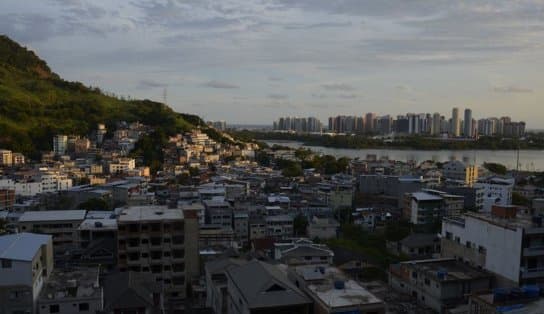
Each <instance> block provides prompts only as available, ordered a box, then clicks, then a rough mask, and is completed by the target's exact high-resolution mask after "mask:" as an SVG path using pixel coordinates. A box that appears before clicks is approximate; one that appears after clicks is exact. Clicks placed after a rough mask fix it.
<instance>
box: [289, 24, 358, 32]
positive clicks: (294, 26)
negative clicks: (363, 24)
mask: <svg viewBox="0 0 544 314" xmlns="http://www.w3.org/2000/svg"><path fill="white" fill-rule="evenodd" d="M352 25H353V23H351V22H323V23H315V24H290V25H286V26H284V28H285V29H292V30H297V29H314V28H323V27H329V28H330V27H349V26H352Z"/></svg>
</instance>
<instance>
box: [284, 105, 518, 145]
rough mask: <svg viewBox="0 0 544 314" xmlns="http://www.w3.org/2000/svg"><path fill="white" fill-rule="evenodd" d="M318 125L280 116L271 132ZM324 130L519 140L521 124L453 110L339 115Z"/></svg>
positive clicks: (314, 128)
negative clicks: (394, 115) (442, 112)
mask: <svg viewBox="0 0 544 314" xmlns="http://www.w3.org/2000/svg"><path fill="white" fill-rule="evenodd" d="M321 129H322V125H321V123H320V122H319V120H318V119H316V118H296V117H284V118H280V119H279V120H278V121H276V122H274V130H283V131H295V132H320V131H321ZM328 130H329V131H330V132H335V133H348V134H381V135H387V134H390V133H397V134H410V135H430V136H443V137H450V138H476V137H477V136H503V137H523V136H524V135H525V122H513V121H512V119H511V118H510V117H502V118H485V119H480V120H477V121H476V120H475V119H474V118H473V116H472V110H471V109H470V108H466V109H464V112H461V110H460V109H459V108H457V107H455V108H453V109H452V111H451V117H450V118H447V117H446V116H444V115H441V114H440V113H438V112H435V113H432V114H431V113H407V114H405V115H398V116H397V117H396V119H394V118H393V117H392V116H390V115H384V116H378V115H376V114H375V113H371V112H369V113H366V114H364V115H361V116H357V115H339V116H334V117H329V121H328Z"/></svg>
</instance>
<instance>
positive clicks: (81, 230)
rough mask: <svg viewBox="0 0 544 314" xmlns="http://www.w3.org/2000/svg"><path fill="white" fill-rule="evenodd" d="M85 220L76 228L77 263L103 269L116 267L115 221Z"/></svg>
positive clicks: (108, 215)
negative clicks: (98, 266)
mask: <svg viewBox="0 0 544 314" xmlns="http://www.w3.org/2000/svg"><path fill="white" fill-rule="evenodd" d="M104 213H105V215H107V218H102V217H101V218H87V219H85V220H84V221H83V222H82V223H81V224H80V225H79V227H78V228H77V243H78V245H77V249H78V250H77V251H75V250H74V254H75V253H76V252H77V253H78V254H79V259H80V261H79V263H80V264H85V265H95V266H97V265H100V266H101V267H103V268H104V269H110V270H111V269H114V268H115V267H117V219H115V218H109V217H110V216H111V214H109V213H108V212H104ZM90 215H91V213H89V215H87V216H90Z"/></svg>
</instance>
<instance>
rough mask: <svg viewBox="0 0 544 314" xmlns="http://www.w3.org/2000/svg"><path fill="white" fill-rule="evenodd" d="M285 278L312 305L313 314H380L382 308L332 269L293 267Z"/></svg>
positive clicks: (379, 303) (370, 294) (381, 304)
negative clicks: (307, 298) (304, 294)
mask: <svg viewBox="0 0 544 314" xmlns="http://www.w3.org/2000/svg"><path fill="white" fill-rule="evenodd" d="M288 277H289V279H290V280H291V282H293V283H294V284H295V285H296V286H297V287H299V288H300V289H301V290H302V291H304V292H305V293H306V294H307V295H308V296H309V297H310V299H312V301H313V313H319V314H333V313H358V314H384V313H385V304H384V302H383V301H382V300H380V299H378V298H377V297H376V296H374V295H373V294H372V293H370V292H369V291H368V290H366V289H365V288H363V287H361V285H359V284H358V283H357V282H356V281H354V280H348V279H347V277H346V276H345V275H344V274H343V273H342V272H341V271H340V270H339V269H338V268H335V267H330V266H325V267H323V266H321V267H319V266H297V267H294V268H290V269H289V272H288Z"/></svg>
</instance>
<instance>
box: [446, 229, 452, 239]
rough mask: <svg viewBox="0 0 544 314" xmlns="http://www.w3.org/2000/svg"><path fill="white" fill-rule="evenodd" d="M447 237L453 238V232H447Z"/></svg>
mask: <svg viewBox="0 0 544 314" xmlns="http://www.w3.org/2000/svg"><path fill="white" fill-rule="evenodd" d="M446 239H448V240H451V239H453V234H452V233H451V232H448V231H447V232H446Z"/></svg>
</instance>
